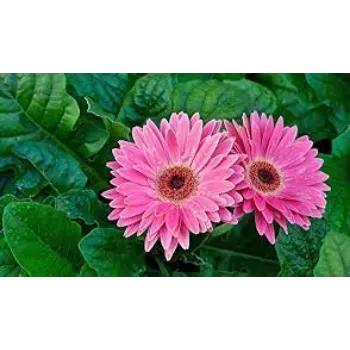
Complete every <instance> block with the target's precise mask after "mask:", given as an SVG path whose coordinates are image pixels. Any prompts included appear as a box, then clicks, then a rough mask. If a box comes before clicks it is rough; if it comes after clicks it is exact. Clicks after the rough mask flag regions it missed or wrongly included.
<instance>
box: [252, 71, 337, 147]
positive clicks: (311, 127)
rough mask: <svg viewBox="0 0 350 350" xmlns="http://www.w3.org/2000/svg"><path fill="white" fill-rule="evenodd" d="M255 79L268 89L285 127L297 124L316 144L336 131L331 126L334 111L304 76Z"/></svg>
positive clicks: (267, 75)
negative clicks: (272, 94)
mask: <svg viewBox="0 0 350 350" xmlns="http://www.w3.org/2000/svg"><path fill="white" fill-rule="evenodd" d="M254 79H255V80H256V81H258V82H260V83H261V84H263V85H265V86H267V87H268V88H270V89H271V90H272V91H273V92H274V93H275V95H276V97H277V104H278V108H277V112H276V113H278V114H279V115H283V117H284V118H285V121H286V122H287V124H297V125H298V128H299V133H300V134H307V135H309V136H310V137H311V138H312V140H314V141H319V140H323V139H326V138H332V137H334V136H336V135H337V132H336V130H335V128H334V126H333V124H332V123H331V119H332V116H333V115H334V112H333V111H332V109H331V108H329V107H327V106H326V105H324V103H323V99H321V100H320V99H319V98H318V97H317V95H316V93H315V91H314V90H313V89H312V88H311V87H310V85H309V84H308V83H307V81H306V78H305V74H296V73H262V74H254Z"/></svg>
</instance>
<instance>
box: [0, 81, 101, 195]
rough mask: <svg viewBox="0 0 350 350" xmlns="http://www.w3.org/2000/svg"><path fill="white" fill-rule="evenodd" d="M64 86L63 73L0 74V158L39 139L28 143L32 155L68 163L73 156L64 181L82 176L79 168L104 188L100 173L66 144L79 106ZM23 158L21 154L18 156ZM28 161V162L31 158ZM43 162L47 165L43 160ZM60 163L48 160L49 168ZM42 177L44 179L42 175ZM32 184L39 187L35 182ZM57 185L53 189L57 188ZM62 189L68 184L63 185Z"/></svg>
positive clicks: (77, 114) (76, 119) (10, 155)
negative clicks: (61, 159)
mask: <svg viewBox="0 0 350 350" xmlns="http://www.w3.org/2000/svg"><path fill="white" fill-rule="evenodd" d="M65 86H66V81H65V76H64V74H1V75H0V123H1V128H0V159H1V158H6V157H12V150H13V148H14V147H16V148H20V147H21V144H22V143H24V142H25V143H26V145H28V143H27V142H34V141H35V142H38V141H40V142H43V143H39V144H38V143H32V144H31V145H35V147H36V149H35V150H33V151H32V152H34V153H35V154H36V155H37V154H38V153H41V154H45V157H46V156H47V157H48V158H50V159H55V157H56V154H61V155H62V154H64V155H65V156H66V157H67V163H69V164H72V163H73V161H72V160H71V159H75V163H76V166H74V167H73V168H71V169H70V171H69V172H70V177H69V178H67V180H68V181H70V180H71V178H72V177H74V178H76V179H78V178H79V177H80V178H82V177H83V175H82V171H83V172H84V173H85V174H86V175H87V176H88V177H89V179H90V180H91V183H92V184H93V186H94V187H95V188H103V187H106V185H107V182H106V181H105V179H104V176H102V175H100V174H99V173H98V172H97V171H96V169H94V168H93V167H92V166H91V164H90V163H89V162H88V161H87V160H84V159H82V158H80V156H79V155H78V153H79V152H78V151H77V150H76V149H74V147H73V148H69V147H68V144H69V141H70V140H71V138H72V135H73V132H74V128H75V127H76V125H77V121H78V118H79V107H78V105H77V103H76V101H75V100H74V99H73V98H72V97H71V96H70V95H68V94H67V92H66V89H65ZM47 143H48V144H50V146H49V150H50V154H49V150H48V149H45V148H46V144H47ZM40 146H43V147H44V149H40ZM54 149H55V150H54ZM24 157H25V155H24V154H23V155H22V156H21V158H24ZM25 159H27V158H25ZM29 161H30V162H31V163H32V159H29ZM44 162H45V164H46V165H47V159H45V160H44ZM60 165H61V164H59V163H57V164H55V163H52V164H50V168H51V169H55V170H56V172H57V173H59V172H60V169H59V167H60ZM41 173H42V171H41ZM28 178H29V176H28V175H27V179H28ZM42 180H43V181H44V182H45V178H42ZM60 181H64V179H63V178H62V179H61V180H60ZM78 183H79V184H80V183H81V180H78ZM60 186H61V185H59V187H60ZM36 187H40V186H39V185H38V184H36ZM54 187H55V186H54ZM59 187H55V188H56V189H57V190H59ZM64 188H65V189H67V188H71V187H70V185H69V184H65V185H64Z"/></svg>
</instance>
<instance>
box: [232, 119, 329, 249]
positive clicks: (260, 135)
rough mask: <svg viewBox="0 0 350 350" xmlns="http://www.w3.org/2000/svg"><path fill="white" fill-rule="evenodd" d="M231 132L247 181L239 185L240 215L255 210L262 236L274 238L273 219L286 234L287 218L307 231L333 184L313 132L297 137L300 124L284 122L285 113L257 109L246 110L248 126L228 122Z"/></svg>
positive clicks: (257, 225)
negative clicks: (276, 115) (276, 114)
mask: <svg viewBox="0 0 350 350" xmlns="http://www.w3.org/2000/svg"><path fill="white" fill-rule="evenodd" d="M225 126H226V129H227V131H228V132H229V134H230V135H231V136H235V137H236V142H235V144H234V146H233V153H240V154H241V153H243V154H245V155H246V156H247V158H246V159H245V160H244V161H243V164H244V168H245V180H244V182H242V183H241V184H240V185H239V187H236V190H238V189H239V191H240V193H242V195H243V197H244V200H243V202H241V203H239V204H238V205H237V208H236V211H235V213H236V215H237V216H238V217H240V216H242V215H243V214H245V213H250V212H254V214H255V223H256V227H257V230H258V232H259V234H260V235H265V236H266V238H267V239H268V240H269V242H270V243H272V244H274V242H275V230H274V222H276V223H278V224H279V225H280V226H281V227H282V228H283V229H284V231H285V232H286V233H288V231H287V221H289V222H290V223H292V224H296V225H299V226H301V227H302V228H303V229H305V230H308V229H309V227H310V220H309V217H314V218H321V217H322V214H323V212H324V209H325V207H326V200H325V198H326V194H325V192H324V191H329V190H330V188H329V186H327V185H326V184H325V183H324V181H326V180H327V179H328V178H329V176H328V175H326V174H325V173H323V172H321V171H320V168H321V166H322V164H323V160H322V159H319V158H316V156H317V153H318V152H317V150H316V149H313V148H312V146H313V143H312V141H310V140H309V137H308V136H302V137H299V138H297V127H296V126H294V127H285V126H284V125H283V118H282V117H280V118H279V119H278V121H277V123H276V124H274V120H273V117H272V116H270V117H269V118H267V117H266V115H265V114H262V115H261V117H260V116H259V114H258V113H256V112H254V113H252V114H251V116H250V118H247V116H246V115H243V126H240V125H238V124H237V123H236V122H235V121H233V123H232V124H231V123H230V122H228V121H225Z"/></svg>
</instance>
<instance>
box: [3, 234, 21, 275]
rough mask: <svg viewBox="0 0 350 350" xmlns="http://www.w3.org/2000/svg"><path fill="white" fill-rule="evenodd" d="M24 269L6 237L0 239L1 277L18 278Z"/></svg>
mask: <svg viewBox="0 0 350 350" xmlns="http://www.w3.org/2000/svg"><path fill="white" fill-rule="evenodd" d="M21 274H22V269H21V267H20V266H19V265H18V263H17V261H16V260H15V258H14V257H13V255H12V253H11V250H10V248H9V247H8V245H7V243H6V242H5V239H4V237H0V277H18V276H20V275H21Z"/></svg>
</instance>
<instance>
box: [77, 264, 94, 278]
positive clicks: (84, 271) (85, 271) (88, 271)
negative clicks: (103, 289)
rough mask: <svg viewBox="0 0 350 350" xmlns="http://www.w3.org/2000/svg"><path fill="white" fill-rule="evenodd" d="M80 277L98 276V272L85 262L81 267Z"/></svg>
mask: <svg viewBox="0 0 350 350" xmlns="http://www.w3.org/2000/svg"><path fill="white" fill-rule="evenodd" d="M79 277H97V273H96V271H95V270H93V269H92V268H91V267H90V266H89V265H87V264H84V265H83V267H82V268H81V269H80V273H79Z"/></svg>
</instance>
